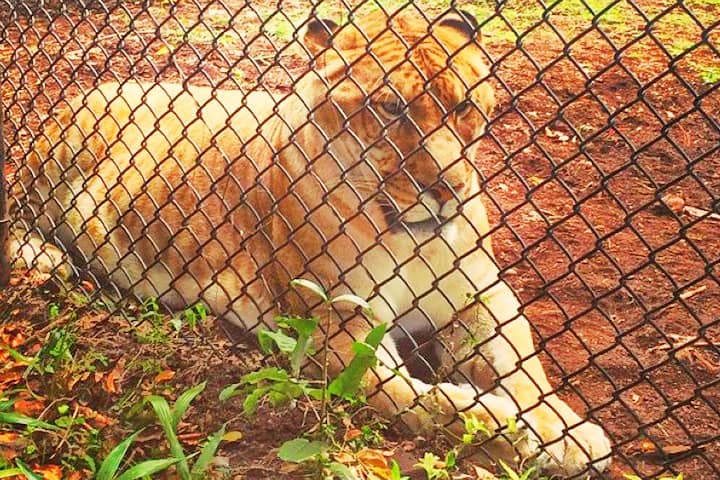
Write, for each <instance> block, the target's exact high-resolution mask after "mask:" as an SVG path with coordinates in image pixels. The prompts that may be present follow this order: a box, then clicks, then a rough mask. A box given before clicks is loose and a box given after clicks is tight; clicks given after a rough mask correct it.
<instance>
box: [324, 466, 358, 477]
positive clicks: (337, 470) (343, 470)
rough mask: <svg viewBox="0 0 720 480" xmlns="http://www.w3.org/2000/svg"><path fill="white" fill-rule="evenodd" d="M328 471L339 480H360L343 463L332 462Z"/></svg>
mask: <svg viewBox="0 0 720 480" xmlns="http://www.w3.org/2000/svg"><path fill="white" fill-rule="evenodd" d="M328 469H329V470H330V471H331V472H332V473H333V475H334V478H337V479H339V480H358V477H357V475H355V474H354V473H353V472H352V471H351V470H350V469H349V468H348V467H347V466H346V465H343V464H342V463H338V462H332V463H330V465H328Z"/></svg>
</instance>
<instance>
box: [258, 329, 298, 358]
mask: <svg viewBox="0 0 720 480" xmlns="http://www.w3.org/2000/svg"><path fill="white" fill-rule="evenodd" d="M258 338H263V340H259V341H260V343H261V344H262V343H263V342H265V344H266V345H267V344H268V340H270V341H271V342H272V343H274V344H275V345H277V347H278V350H280V351H281V352H283V353H290V352H292V351H293V350H295V345H297V340H295V339H294V338H292V337H290V336H288V335H285V334H284V333H283V332H280V331H272V330H261V331H260V333H258Z"/></svg>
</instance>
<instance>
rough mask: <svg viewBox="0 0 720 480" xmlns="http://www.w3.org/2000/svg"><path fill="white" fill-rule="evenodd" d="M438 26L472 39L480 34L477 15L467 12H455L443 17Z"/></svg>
mask: <svg viewBox="0 0 720 480" xmlns="http://www.w3.org/2000/svg"><path fill="white" fill-rule="evenodd" d="M437 24H438V25H440V26H443V27H450V28H454V29H456V30H459V31H461V32H462V33H464V34H465V35H467V37H468V38H470V39H472V38H474V37H475V36H476V35H479V34H480V24H479V23H478V21H477V19H476V18H475V15H473V14H472V13H470V12H468V11H466V10H454V11H452V12H450V13H448V14H447V15H445V16H444V17H442V18H441V19H440V21H439V22H438V23H437Z"/></svg>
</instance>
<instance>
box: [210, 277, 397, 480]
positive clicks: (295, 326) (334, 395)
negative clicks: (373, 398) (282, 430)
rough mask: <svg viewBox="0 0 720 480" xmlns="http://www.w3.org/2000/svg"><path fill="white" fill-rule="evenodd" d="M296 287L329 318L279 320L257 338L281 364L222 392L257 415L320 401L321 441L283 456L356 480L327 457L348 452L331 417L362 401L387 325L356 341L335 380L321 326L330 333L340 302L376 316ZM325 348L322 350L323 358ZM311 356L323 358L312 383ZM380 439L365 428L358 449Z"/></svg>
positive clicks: (359, 302) (291, 446) (352, 298)
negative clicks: (319, 339) (319, 338)
mask: <svg viewBox="0 0 720 480" xmlns="http://www.w3.org/2000/svg"><path fill="white" fill-rule="evenodd" d="M291 285H292V286H293V287H294V288H296V289H297V288H301V289H306V290H309V291H310V292H312V293H313V294H315V295H317V296H318V297H319V298H320V299H321V300H322V304H323V305H324V307H325V308H324V309H321V311H322V310H324V315H323V317H324V318H322V319H318V318H316V317H309V318H305V317H298V316H292V315H285V316H280V317H277V318H276V319H275V322H276V324H277V328H276V329H275V330H262V331H260V332H259V333H258V342H259V343H260V347H261V349H262V350H263V351H264V352H265V353H268V354H273V355H278V356H279V358H276V363H277V364H276V365H273V366H268V367H265V368H262V369H260V370H257V371H255V372H252V373H249V374H247V375H245V376H243V377H242V378H241V379H240V382H238V383H235V384H232V385H229V386H228V387H226V388H225V389H223V390H222V391H221V392H220V400H222V401H225V400H227V399H229V398H231V397H234V396H236V395H244V396H245V399H244V402H243V409H244V411H245V412H246V413H248V414H255V413H256V412H257V409H258V406H259V405H260V403H261V402H263V401H267V402H269V403H270V404H271V405H273V406H279V405H283V404H287V403H291V402H294V401H296V400H297V399H299V398H308V399H309V400H311V402H310V404H311V406H312V405H313V402H312V401H316V402H317V401H319V402H320V408H319V410H317V409H314V411H315V414H316V416H317V419H318V421H319V424H320V425H319V427H320V428H318V429H316V433H319V434H320V438H319V439H308V438H295V439H292V440H289V441H287V442H285V443H283V444H282V445H281V446H280V449H279V451H278V456H279V457H280V458H281V459H282V460H284V461H287V462H294V463H305V462H315V461H319V462H320V466H321V468H324V469H326V470H328V471H329V472H331V473H333V474H334V475H336V476H339V477H340V478H352V476H351V474H350V472H349V470H348V468H347V466H345V465H343V464H341V463H338V462H334V461H330V459H329V457H328V455H327V452H328V451H330V450H332V449H333V448H345V447H344V446H338V445H336V444H335V443H334V438H333V437H334V434H335V432H336V430H337V429H336V428H335V426H334V424H333V422H332V420H331V418H330V417H331V415H330V413H331V412H333V411H334V408H333V407H334V406H336V404H338V405H339V404H342V403H350V404H351V405H352V404H355V403H357V402H358V394H359V391H360V388H361V387H362V381H363V377H364V376H365V374H366V373H367V371H368V370H369V369H371V368H373V367H374V366H375V364H376V362H377V358H376V354H375V353H376V351H377V348H378V347H379V345H380V342H381V341H382V339H383V337H384V336H385V332H386V325H385V324H381V325H378V326H376V327H375V328H373V329H372V330H371V331H370V332H369V333H368V334H367V336H366V337H365V339H364V340H363V341H355V342H353V345H352V351H353V354H354V355H353V357H352V359H351V360H350V363H349V364H348V365H347V366H346V367H345V368H344V369H343V370H342V371H341V372H340V373H339V374H338V375H337V376H335V378H334V379H332V380H330V379H329V377H328V368H327V365H328V343H327V341H328V336H327V335H324V338H325V343H324V345H322V346H319V345H315V344H314V338H315V334H316V333H317V330H318V329H319V328H320V325H321V322H323V323H324V325H323V332H328V331H329V330H330V328H329V327H330V322H331V321H332V316H333V315H335V312H334V305H335V304H337V303H342V302H347V303H351V304H353V305H355V306H358V307H361V308H362V310H363V311H364V312H365V314H366V315H367V316H371V315H372V311H371V309H370V305H369V304H368V303H367V302H366V301H365V300H363V299H361V298H359V297H357V296H356V295H352V294H344V295H338V296H337V297H330V296H329V295H328V294H327V292H326V291H325V290H324V289H323V288H322V287H321V286H319V285H318V284H316V283H314V282H311V281H308V280H304V279H296V280H293V281H292V282H291ZM320 347H322V350H321V352H320V354H318V350H319V349H320ZM311 356H319V357H320V358H319V361H320V363H321V377H320V379H319V380H310V379H307V378H304V377H303V375H302V369H303V367H304V365H305V364H306V363H307V362H308V361H309V359H310V357H311ZM281 363H285V364H287V365H288V368H285V367H282V366H280V364H281ZM313 408H314V407H313ZM337 411H341V412H342V413H341V415H345V414H346V413H345V409H344V408H337ZM377 435H378V432H377V431H376V430H374V429H372V428H370V427H368V426H365V427H363V428H362V429H361V430H360V433H359V437H355V440H356V441H355V442H354V444H355V445H356V446H359V445H364V441H377ZM348 442H350V441H348Z"/></svg>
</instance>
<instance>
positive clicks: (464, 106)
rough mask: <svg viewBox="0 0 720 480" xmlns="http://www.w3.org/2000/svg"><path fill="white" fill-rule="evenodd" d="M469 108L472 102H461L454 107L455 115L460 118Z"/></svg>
mask: <svg viewBox="0 0 720 480" xmlns="http://www.w3.org/2000/svg"><path fill="white" fill-rule="evenodd" d="M470 107H472V102H471V101H470V100H463V101H462V102H460V103H458V104H457V106H455V113H456V114H457V115H459V116H461V117H462V116H463V115H465V114H466V113H468V112H469V111H470V110H471V108H470Z"/></svg>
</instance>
